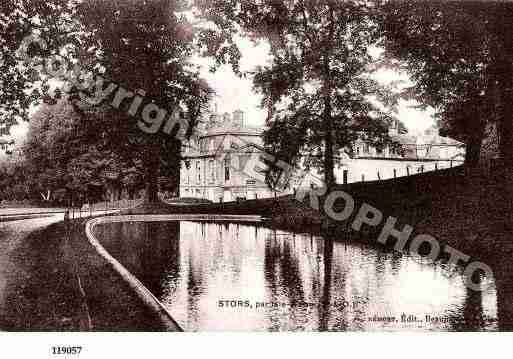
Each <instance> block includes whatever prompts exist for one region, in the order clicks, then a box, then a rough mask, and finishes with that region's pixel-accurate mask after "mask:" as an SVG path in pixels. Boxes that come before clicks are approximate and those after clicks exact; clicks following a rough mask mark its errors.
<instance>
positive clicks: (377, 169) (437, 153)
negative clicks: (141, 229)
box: [180, 110, 465, 202]
mask: <svg viewBox="0 0 513 359" xmlns="http://www.w3.org/2000/svg"><path fill="white" fill-rule="evenodd" d="M389 131H390V132H389V134H390V136H391V137H392V138H393V139H394V140H395V141H396V142H397V143H399V145H400V146H399V149H397V148H391V147H388V146H385V147H384V148H382V149H377V148H375V147H373V146H371V145H370V144H368V143H366V142H364V141H357V142H356V143H355V144H354V146H353V149H352V154H351V155H350V154H348V153H346V152H344V151H341V153H340V156H339V160H340V162H341V163H340V164H339V165H338V166H337V167H336V169H335V176H336V179H337V182H339V183H343V181H344V180H345V181H347V182H348V183H350V182H357V181H373V180H382V179H387V178H393V177H396V176H397V177H399V176H407V175H412V174H415V173H419V172H424V171H426V172H427V171H432V170H436V169H442V168H447V167H450V166H453V165H454V166H455V165H459V164H461V163H462V162H463V159H464V157H465V149H464V145H463V144H462V143H460V142H458V141H455V140H453V139H450V138H446V137H440V136H439V135H438V130H437V129H436V128H431V129H429V130H427V131H425V132H424V133H423V134H422V135H419V136H413V135H410V134H400V133H399V131H398V125H397V123H396V124H395V126H392V128H390V130H389ZM198 134H199V135H198V136H196V137H195V138H194V139H192V140H191V141H189V142H188V143H185V144H184V146H183V149H182V158H183V159H182V164H181V169H180V197H194V198H204V199H208V200H210V201H213V202H228V201H235V200H239V199H257V198H265V197H272V196H275V195H283V194H284V193H283V192H281V193H275V192H273V191H272V190H271V189H270V188H269V187H268V186H267V184H266V183H265V181H264V174H263V169H260V171H258V170H259V166H258V164H261V159H260V156H261V155H262V153H263V143H262V137H261V135H262V129H257V128H253V127H249V126H247V125H246V124H245V123H244V113H243V112H242V111H240V110H237V111H234V112H233V114H229V113H224V114H222V115H221V114H217V113H214V114H212V115H210V117H209V118H208V119H207V121H205V122H204V123H202V125H201V126H200V128H199V129H198ZM255 167H256V172H254V171H255ZM258 172H260V173H258ZM318 183H322V176H321V175H320V174H318V173H317V172H316V171H311V172H310V173H308V174H307V176H305V177H302V178H299V177H298V178H296V179H295V180H293V181H292V183H291V187H292V188H290V189H289V190H288V191H289V192H287V193H292V192H293V190H294V189H297V188H299V187H310V186H311V185H312V184H318Z"/></svg>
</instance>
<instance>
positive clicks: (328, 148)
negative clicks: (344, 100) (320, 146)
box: [323, 56, 335, 191]
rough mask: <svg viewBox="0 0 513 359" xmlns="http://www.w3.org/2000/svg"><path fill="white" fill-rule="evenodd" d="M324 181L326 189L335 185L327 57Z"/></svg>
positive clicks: (324, 117) (325, 68)
mask: <svg viewBox="0 0 513 359" xmlns="http://www.w3.org/2000/svg"><path fill="white" fill-rule="evenodd" d="M324 71H325V76H326V77H325V80H324V90H323V92H324V114H323V122H324V123H323V127H324V146H325V148H324V182H325V185H326V188H327V189H328V191H329V190H330V189H332V188H333V187H334V186H335V164H334V159H333V155H334V153H333V152H334V151H333V123H332V118H331V86H330V76H331V75H330V68H329V59H328V57H327V56H325V57H324Z"/></svg>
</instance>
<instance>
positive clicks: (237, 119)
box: [233, 110, 244, 128]
mask: <svg viewBox="0 0 513 359" xmlns="http://www.w3.org/2000/svg"><path fill="white" fill-rule="evenodd" d="M233 127H236V128H242V127H244V112H242V111H241V110H235V111H233Z"/></svg>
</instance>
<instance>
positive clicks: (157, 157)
mask: <svg viewBox="0 0 513 359" xmlns="http://www.w3.org/2000/svg"><path fill="white" fill-rule="evenodd" d="M185 10H187V6H186V2H185V1H171V0H144V1H127V2H122V3H120V2H111V1H107V0H91V1H88V2H85V3H83V4H81V6H80V7H79V9H78V11H77V13H78V14H79V18H80V22H81V23H82V24H83V25H84V27H85V33H86V34H87V35H86V36H84V40H83V41H84V45H83V48H86V49H88V51H87V54H84V55H83V56H86V57H88V58H89V62H90V58H91V57H93V58H94V61H93V62H94V66H95V67H96V68H98V69H100V71H101V73H102V76H103V78H105V79H108V81H109V83H113V84H116V85H118V86H119V87H124V88H125V89H127V90H129V91H130V92H131V93H132V95H131V97H133V95H134V92H136V90H139V91H142V93H143V94H144V97H145V100H144V101H145V102H143V104H142V105H141V106H140V109H141V110H142V109H143V108H144V107H145V106H146V105H148V104H149V103H151V104H154V105H155V106H158V108H159V109H161V110H162V111H160V110H159V111H157V110H156V111H155V112H157V113H155V112H154V113H153V116H154V117H158V116H161V115H163V114H166V115H167V116H169V115H171V114H172V113H173V112H175V111H176V110H177V109H178V110H179V111H180V112H181V113H182V116H184V117H185V119H186V121H187V123H188V125H187V132H186V134H185V135H186V137H187V136H190V135H191V133H192V130H193V129H194V127H195V126H196V124H197V121H198V119H199V116H200V114H201V112H202V111H203V109H204V107H205V106H206V104H207V102H208V101H209V98H210V93H211V91H210V89H209V88H208V86H207V85H206V83H205V82H204V81H203V80H201V79H200V77H199V70H198V68H197V67H196V66H193V65H192V63H191V62H190V57H191V55H192V54H193V50H194V43H193V40H194V37H195V34H194V31H193V30H194V29H193V27H192V25H191V24H190V22H189V21H188V20H187V18H186V17H185V15H183V12H184V11H185ZM181 14H182V15H181ZM86 61H88V60H87V59H85V60H84V62H86ZM105 86H106V85H105ZM114 92H115V91H114ZM108 100H109V102H110V101H111V100H115V95H113V96H110V97H109V98H108ZM111 103H113V102H111ZM131 104H132V98H129V100H127V101H121V103H120V104H118V105H116V106H115V107H117V108H112V106H108V105H107V106H101V107H96V108H93V109H92V111H89V112H88V113H87V115H88V116H89V115H94V116H101V117H102V119H103V125H102V126H101V127H100V128H99V130H100V132H103V133H104V134H105V135H106V136H107V137H108V138H109V139H110V140H111V142H110V144H111V149H112V150H113V151H116V152H118V153H121V154H127V153H128V154H130V155H131V156H135V157H137V158H139V159H140V160H141V161H142V163H143V164H144V166H145V168H146V171H145V172H146V173H145V181H146V183H147V191H146V201H147V202H155V201H157V200H158V198H157V191H158V183H157V178H158V176H159V173H160V172H161V168H162V166H163V165H167V166H168V169H169V168H171V169H172V171H171V172H172V173H175V178H179V176H178V175H176V173H178V171H179V166H180V149H181V140H180V139H179V138H177V137H176V136H175V134H176V130H177V129H175V132H171V133H169V131H163V128H164V124H165V123H164V121H161V123H160V126H158V128H153V126H152V129H151V130H150V131H146V132H144V131H142V130H141V127H144V128H147V127H150V124H147V123H143V124H141V122H140V116H141V111H139V112H138V113H136V114H135V117H131V116H130V115H128V114H127V112H128V111H129V110H130V107H131ZM168 172H169V171H168ZM176 185H178V183H176Z"/></svg>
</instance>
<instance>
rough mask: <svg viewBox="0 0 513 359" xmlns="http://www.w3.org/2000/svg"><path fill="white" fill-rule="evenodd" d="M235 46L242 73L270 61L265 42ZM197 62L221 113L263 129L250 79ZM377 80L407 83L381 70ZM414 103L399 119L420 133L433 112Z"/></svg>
mask: <svg viewBox="0 0 513 359" xmlns="http://www.w3.org/2000/svg"><path fill="white" fill-rule="evenodd" d="M237 43H238V45H239V47H240V49H241V52H242V59H241V70H242V71H248V70H252V69H254V68H255V67H256V66H258V65H265V64H266V63H267V62H268V61H269V58H270V57H269V55H268V54H269V46H268V45H266V44H265V43H260V44H258V45H254V44H253V43H252V42H251V41H250V40H249V39H243V38H242V39H239V40H238V42H237ZM197 62H198V63H199V64H201V65H204V69H203V71H202V76H203V77H204V78H205V79H206V80H207V81H208V83H209V84H210V86H212V88H214V90H215V91H216V94H217V96H216V97H215V103H216V104H217V108H218V111H219V112H221V113H224V112H229V113H232V112H233V111H234V110H237V109H240V110H242V111H244V113H245V121H246V124H247V125H249V126H251V127H260V126H263V124H264V122H265V118H266V115H267V114H266V111H265V110H262V109H260V108H259V105H260V101H261V100H262V98H261V96H260V95H258V94H256V93H255V92H254V91H253V90H252V81H251V79H249V78H247V79H241V78H239V77H238V76H237V75H235V73H234V72H233V71H232V70H231V67H230V66H229V65H226V66H222V67H221V68H220V69H219V70H218V71H217V72H216V73H210V72H209V71H208V65H211V64H213V62H212V61H209V60H206V59H199V60H197ZM376 79H377V80H378V81H380V82H382V83H383V84H387V83H389V82H392V81H397V80H404V81H408V76H407V75H405V74H399V73H397V72H395V71H392V70H382V71H379V72H378V73H377V74H376ZM414 105H415V103H414V102H411V101H410V102H406V101H401V102H400V105H399V114H398V118H399V119H400V120H401V121H402V122H403V123H404V124H405V126H406V127H407V128H408V131H409V132H410V133H412V134H419V133H421V132H423V131H424V130H426V129H428V128H430V127H431V126H433V125H434V120H433V118H432V114H433V111H432V110H431V111H430V110H428V111H421V110H418V109H415V108H413V106H414Z"/></svg>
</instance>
